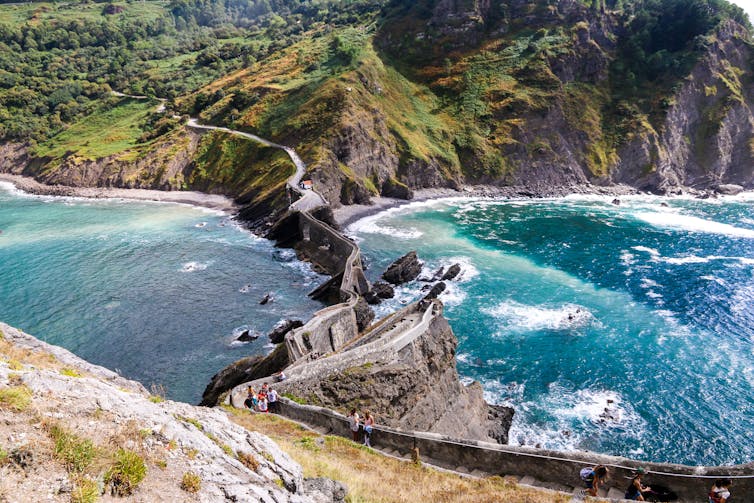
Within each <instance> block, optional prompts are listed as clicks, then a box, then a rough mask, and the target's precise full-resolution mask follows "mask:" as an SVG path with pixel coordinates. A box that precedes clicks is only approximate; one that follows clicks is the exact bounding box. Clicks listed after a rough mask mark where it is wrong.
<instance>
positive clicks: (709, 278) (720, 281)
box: [699, 275, 727, 286]
mask: <svg viewBox="0 0 754 503" xmlns="http://www.w3.org/2000/svg"><path fill="white" fill-rule="evenodd" d="M699 279H703V280H706V281H713V282H715V283H717V284H718V285H722V286H725V285H727V282H726V281H725V280H724V279H722V278H718V277H717V276H709V275H707V276H699Z"/></svg>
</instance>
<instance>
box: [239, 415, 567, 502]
mask: <svg viewBox="0 0 754 503" xmlns="http://www.w3.org/2000/svg"><path fill="white" fill-rule="evenodd" d="M231 412H232V413H231V418H232V420H233V421H234V422H236V423H237V424H239V425H241V426H243V427H245V428H247V429H249V430H253V431H258V432H260V433H262V434H264V435H267V436H269V437H271V438H272V439H273V440H275V442H277V444H278V445H279V446H280V447H281V448H282V449H283V450H284V451H285V452H287V453H288V454H289V455H290V456H291V457H293V459H295V460H296V461H297V462H298V463H299V464H301V466H302V467H303V468H304V476H306V477H328V478H332V479H335V480H338V481H340V482H343V483H344V484H346V485H347V486H348V490H349V495H348V499H347V501H349V502H351V503H367V502H369V503H372V502H374V503H393V502H395V503H399V502H406V501H432V502H433V503H472V502H473V503H493V502H495V503H499V502H502V501H511V502H513V501H515V502H516V503H545V502H547V503H550V502H556V503H557V502H563V503H565V502H566V501H570V499H571V497H570V495H565V494H556V493H552V492H548V491H539V490H536V489H528V488H522V487H519V486H518V485H516V484H515V483H514V482H512V481H510V480H506V479H503V478H501V477H489V478H485V479H475V478H469V477H461V476H458V475H454V474H450V473H444V472H440V471H437V470H434V469H430V468H426V467H421V466H416V465H414V464H412V463H408V462H404V461H400V460H396V459H393V458H389V457H386V456H383V455H381V454H379V453H377V452H376V451H374V450H371V449H368V448H366V447H362V446H360V445H358V444H354V443H353V442H351V441H350V440H346V439H344V438H341V437H334V436H320V435H317V434H316V433H312V432H311V431H308V430H306V429H304V428H302V427H301V426H299V425H298V424H295V423H293V422H291V421H288V420H285V419H282V418H280V417H278V416H273V415H269V414H251V413H249V412H246V411H241V410H231ZM312 438H313V439H314V443H316V441H317V440H318V439H320V438H322V439H323V440H324V446H323V447H322V448H319V449H313V448H312V443H313V441H312ZM320 443H321V441H320Z"/></svg>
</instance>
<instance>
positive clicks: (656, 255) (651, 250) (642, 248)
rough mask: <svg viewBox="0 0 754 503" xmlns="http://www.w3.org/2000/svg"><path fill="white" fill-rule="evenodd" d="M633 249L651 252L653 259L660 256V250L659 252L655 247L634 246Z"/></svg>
mask: <svg viewBox="0 0 754 503" xmlns="http://www.w3.org/2000/svg"><path fill="white" fill-rule="evenodd" d="M631 249H633V250H636V251H639V252H646V253H649V255H650V256H651V257H652V259H653V260H656V259H658V258H659V257H660V252H658V251H657V250H655V249H654V248H649V247H647V246H632V247H631Z"/></svg>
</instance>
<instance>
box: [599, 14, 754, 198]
mask: <svg viewBox="0 0 754 503" xmlns="http://www.w3.org/2000/svg"><path fill="white" fill-rule="evenodd" d="M747 37H748V34H747V33H746V32H745V31H744V30H743V29H742V28H741V27H740V26H739V25H737V24H735V23H733V22H728V23H726V24H725V25H724V26H722V27H721V28H720V30H718V32H717V34H716V37H715V38H714V39H713V41H712V42H711V43H710V45H709V47H708V49H707V51H706V53H705V54H704V56H703V58H702V59H701V60H700V61H699V63H698V64H697V65H696V66H695V67H694V69H693V71H692V72H691V73H690V74H689V76H688V77H687V78H686V79H684V81H683V83H682V85H681V86H680V88H679V90H678V91H677V92H676V93H675V94H674V96H673V98H672V100H671V103H672V104H671V105H670V106H669V108H668V111H667V114H666V116H665V119H664V121H663V122H662V124H661V125H660V127H659V128H657V129H654V128H652V127H646V128H645V129H643V130H642V131H640V132H639V133H638V134H637V135H636V136H635V137H634V139H633V140H632V141H630V142H628V143H627V144H626V145H625V146H624V147H623V148H622V149H621V151H620V155H619V160H618V162H617V163H616V169H615V173H614V175H613V177H612V178H613V179H614V180H616V181H619V182H628V183H632V184H636V185H637V186H638V187H640V188H647V189H658V190H660V191H663V192H665V191H672V190H677V187H679V186H690V187H697V188H707V187H715V186H717V185H719V184H724V183H736V184H740V185H743V186H745V187H747V188H751V187H752V186H754V157H753V150H752V149H753V148H754V145H752V138H754V116H753V115H752V110H751V107H750V104H751V103H754V101H752V98H754V95H752V89H751V86H750V85H748V83H749V81H750V79H751V75H752V52H751V46H750V45H749V44H748V43H746V42H745V39H746V38H747Z"/></svg>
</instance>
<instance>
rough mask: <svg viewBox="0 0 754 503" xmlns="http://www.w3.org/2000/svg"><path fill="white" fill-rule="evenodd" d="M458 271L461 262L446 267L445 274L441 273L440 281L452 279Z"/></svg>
mask: <svg viewBox="0 0 754 503" xmlns="http://www.w3.org/2000/svg"><path fill="white" fill-rule="evenodd" d="M460 273H461V264H453V265H452V266H450V267H448V270H447V271H445V274H443V275H442V277H441V278H440V281H450V280H453V279H455V277H456V276H458V275H459V274H460Z"/></svg>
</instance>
